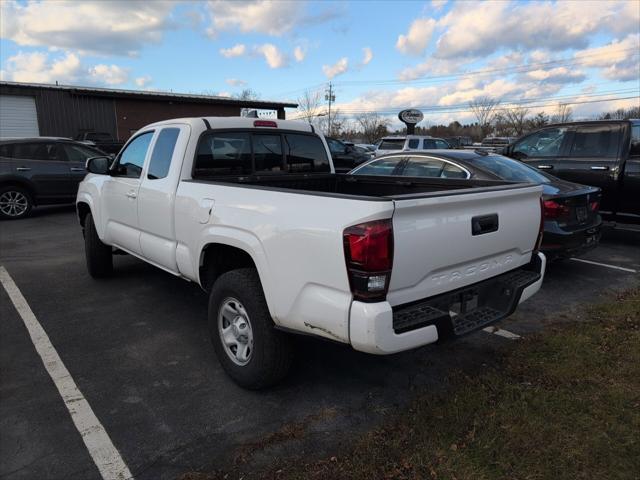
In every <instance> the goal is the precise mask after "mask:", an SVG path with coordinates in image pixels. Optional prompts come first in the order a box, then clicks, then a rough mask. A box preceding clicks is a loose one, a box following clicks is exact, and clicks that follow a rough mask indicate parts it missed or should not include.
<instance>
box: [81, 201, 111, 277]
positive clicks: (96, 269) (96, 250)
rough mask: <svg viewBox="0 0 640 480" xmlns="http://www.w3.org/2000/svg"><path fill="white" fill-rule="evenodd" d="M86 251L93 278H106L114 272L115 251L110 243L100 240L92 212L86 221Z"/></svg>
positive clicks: (89, 269)
mask: <svg viewBox="0 0 640 480" xmlns="http://www.w3.org/2000/svg"><path fill="white" fill-rule="evenodd" d="M84 253H85V258H86V260H87V270H88V271H89V275H91V276H92V277H93V278H104V277H108V276H109V275H111V273H112V272H113V253H112V249H111V247H110V246H109V245H105V244H104V243H102V240H100V237H99V236H98V232H96V226H95V224H94V223H93V217H92V216H91V214H90V213H89V214H87V217H86V218H85V221H84Z"/></svg>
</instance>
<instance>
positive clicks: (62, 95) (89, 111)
mask: <svg viewBox="0 0 640 480" xmlns="http://www.w3.org/2000/svg"><path fill="white" fill-rule="evenodd" d="M0 93H1V94H2V95H24V96H32V97H34V98H35V101H36V109H37V111H38V126H39V129H40V135H42V136H51V137H69V138H75V137H76V135H78V133H80V132H81V131H84V130H92V131H98V132H107V133H110V134H111V135H113V137H114V138H115V137H116V135H117V129H116V112H115V102H114V99H112V98H103V97H89V96H86V95H76V94H74V93H73V92H70V91H67V90H53V89H41V88H25V87H14V86H4V85H3V86H2V88H1V89H0Z"/></svg>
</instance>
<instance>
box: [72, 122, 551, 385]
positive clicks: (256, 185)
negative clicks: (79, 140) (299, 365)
mask: <svg viewBox="0 0 640 480" xmlns="http://www.w3.org/2000/svg"><path fill="white" fill-rule="evenodd" d="M87 169H88V172H89V173H88V174H87V176H86V178H85V179H84V181H83V182H82V183H81V184H80V187H79V190H78V196H77V212H78V217H79V220H80V224H81V226H82V230H83V233H84V240H85V250H86V262H87V268H88V271H89V274H90V275H91V276H92V277H105V276H108V275H109V274H110V273H111V272H112V269H113V254H114V253H123V252H124V253H128V254H131V255H134V256H136V257H138V258H140V259H142V260H144V261H145V262H148V263H150V264H152V265H155V266H156V267H158V268H161V269H163V270H166V271H167V272H169V273H171V274H173V275H176V276H178V277H181V278H183V279H185V280H188V281H192V282H195V283H197V284H198V285H200V286H201V287H202V288H203V289H204V290H205V291H206V292H208V295H209V308H208V321H209V328H210V333H211V340H212V342H213V346H214V349H215V351H216V354H217V357H218V359H219V360H220V363H221V364H222V366H223V368H224V370H225V371H226V372H227V373H228V374H229V376H230V377H231V378H232V379H233V380H235V381H236V382H237V383H238V384H239V385H241V386H243V387H246V388H252V389H258V388H263V387H266V386H269V385H273V384H274V383H277V382H278V381H279V380H280V379H282V378H283V377H284V376H285V374H286V373H287V370H288V368H289V366H290V365H291V362H292V354H293V350H292V341H291V334H292V333H297V334H306V335H314V336H318V337H323V338H325V339H328V340H332V341H335V342H340V343H343V344H348V345H351V346H352V347H353V348H354V349H356V350H359V351H362V352H368V353H372V354H392V353H395V352H401V351H404V350H408V349H412V348H416V347H420V346H422V345H426V344H430V343H433V342H436V341H438V340H439V339H443V338H447V337H456V336H460V335H464V334H466V333H469V332H471V331H474V330H476V329H479V328H482V327H485V326H486V325H488V324H490V323H492V322H496V321H498V320H500V319H503V318H505V317H507V316H508V315H510V314H511V313H512V312H513V311H514V310H515V308H516V306H517V305H518V303H519V302H522V301H524V300H526V299H527V298H529V297H530V296H531V295H533V294H534V293H535V292H536V291H538V289H539V288H540V285H541V283H542V278H543V275H544V270H545V264H546V260H545V258H544V255H542V254H541V253H539V252H538V248H539V246H540V241H541V205H540V195H541V191H542V187H541V186H538V185H531V184H521V183H510V182H504V181H480V180H467V179H433V178H424V179H410V181H407V179H401V178H394V177H376V176H365V175H363V176H355V175H354V176H351V175H342V174H336V173H335V172H334V168H333V165H332V162H331V155H330V153H329V149H328V146H327V143H326V141H325V139H324V137H323V136H322V135H320V134H318V133H315V132H314V129H313V126H310V125H308V124H306V123H300V122H294V121H287V120H262V119H253V118H215V117H208V118H188V119H177V120H167V121H162V122H159V123H154V124H152V125H149V126H147V127H145V128H143V129H141V130H140V131H138V132H137V133H136V134H135V135H134V136H133V137H132V138H131V139H130V140H129V141H128V142H127V144H126V145H125V146H124V148H123V149H122V150H121V151H120V153H119V154H118V156H117V157H116V158H115V159H112V158H110V157H96V158H92V159H89V160H88V161H87Z"/></svg>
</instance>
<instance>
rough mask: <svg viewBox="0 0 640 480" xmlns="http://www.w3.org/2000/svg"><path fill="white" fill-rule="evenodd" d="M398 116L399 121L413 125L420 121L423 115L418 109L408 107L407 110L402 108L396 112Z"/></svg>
mask: <svg viewBox="0 0 640 480" xmlns="http://www.w3.org/2000/svg"><path fill="white" fill-rule="evenodd" d="M398 118H399V119H400V121H402V122H403V123H406V124H407V125H409V124H411V125H415V124H416V123H420V122H421V121H422V119H423V118H424V115H422V112H421V111H420V110H416V109H415V108H410V109H408V110H402V111H401V112H400V113H399V114H398Z"/></svg>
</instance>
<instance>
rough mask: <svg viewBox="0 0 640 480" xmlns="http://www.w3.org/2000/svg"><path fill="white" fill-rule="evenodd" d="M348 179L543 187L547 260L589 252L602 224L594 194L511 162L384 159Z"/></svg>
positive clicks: (474, 156) (493, 157)
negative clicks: (476, 181)
mask: <svg viewBox="0 0 640 480" xmlns="http://www.w3.org/2000/svg"><path fill="white" fill-rule="evenodd" d="M350 173H351V174H352V175H394V176H402V177H429V178H461V179H481V180H493V179H499V180H506V181H510V182H530V183H536V184H541V185H542V187H543V193H542V201H543V209H544V236H543V240H542V247H541V250H542V252H543V253H544V254H545V255H547V256H548V257H551V258H552V259H556V258H564V257H568V256H572V255H578V254H581V253H584V252H585V251H588V250H590V249H592V248H595V247H596V246H597V245H598V242H599V240H600V229H601V226H602V219H601V218H600V215H599V214H598V208H599V205H600V200H601V192H600V189H599V188H596V187H589V186H585V185H579V184H577V183H572V182H567V181H566V180H561V179H559V178H556V177H554V176H552V175H549V174H547V173H545V172H540V171H538V170H536V169H535V168H532V167H529V166H527V165H525V164H523V163H521V162H518V161H517V160H513V159H511V158H508V157H504V156H502V155H497V154H488V153H486V152H484V151H475V152H474V151H469V150H446V151H445V150H442V151H432V152H428V153H427V152H425V153H419V152H416V153H413V152H412V153H411V154H410V155H407V154H395V155H385V156H382V157H378V158H376V159H375V160H372V161H370V162H367V163H365V164H364V165H361V166H359V167H357V168H355V169H354V170H353V171H352V172H350Z"/></svg>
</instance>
